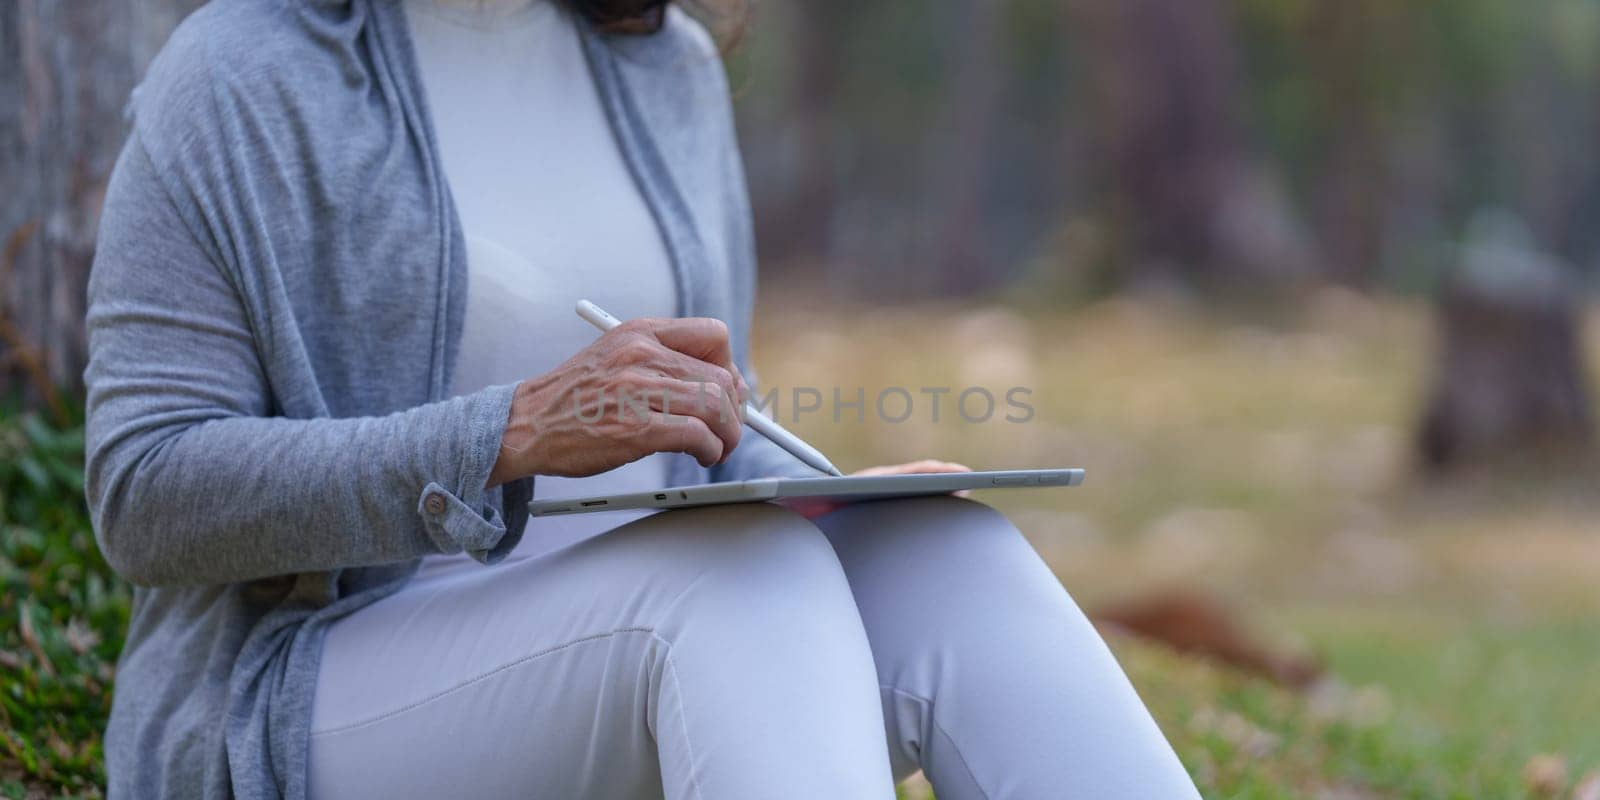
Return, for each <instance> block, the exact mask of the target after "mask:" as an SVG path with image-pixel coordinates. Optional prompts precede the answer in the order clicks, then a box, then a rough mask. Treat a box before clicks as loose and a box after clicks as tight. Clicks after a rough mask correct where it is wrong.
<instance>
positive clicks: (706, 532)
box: [310, 504, 871, 797]
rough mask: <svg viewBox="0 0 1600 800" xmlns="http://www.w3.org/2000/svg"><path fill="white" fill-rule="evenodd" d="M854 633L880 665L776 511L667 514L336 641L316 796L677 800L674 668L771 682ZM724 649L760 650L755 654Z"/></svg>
mask: <svg viewBox="0 0 1600 800" xmlns="http://www.w3.org/2000/svg"><path fill="white" fill-rule="evenodd" d="M686 598H688V599H686ZM689 606H692V608H693V614H692V616H693V619H692V620H690V619H689V618H688V616H687V615H686V608H687V607H689ZM841 616H843V617H848V620H849V621H853V624H854V626H855V628H856V630H857V635H858V636H859V637H860V638H861V649H862V650H863V651H865V635H864V634H862V633H859V626H860V623H859V618H858V617H857V616H856V612H855V609H854V606H853V604H852V603H851V601H850V597H849V590H848V586H847V585H846V583H845V580H844V576H843V573H842V571H841V570H840V569H839V566H838V562H837V559H836V558H835V556H834V555H833V551H832V550H831V549H830V548H829V546H828V544H827V542H826V540H825V539H824V538H823V537H822V535H821V534H820V533H819V532H818V531H817V530H816V528H815V527H813V526H812V525H811V524H810V523H809V522H807V521H806V520H804V519H803V518H801V517H799V516H798V515H796V514H794V513H793V512H790V511H788V510H785V509H782V508H780V507H776V506H772V505H768V504H758V505H749V506H726V507H717V508H705V509H694V510H683V511H674V512H668V513H663V514H656V515H653V516H650V517H647V518H644V519H641V520H638V521H635V522H631V523H628V524H626V525H624V526H622V527H619V528H617V529H615V530H612V531H609V532H607V533H604V534H601V535H599V536H596V537H594V538H592V539H588V540H586V541H583V542H580V543H577V544H575V545H572V546H570V547H566V548H563V549H560V550H557V551H554V552H551V553H548V554H546V555H543V556H539V557H534V558H528V559H523V560H520V561H517V562H515V563H506V564H501V565H498V566H492V567H482V566H480V567H478V568H477V569H459V568H453V569H449V570H442V571H436V572H432V573H425V574H422V575H419V576H418V577H417V578H416V579H414V580H413V582H412V583H411V584H409V585H407V586H406V587H405V588H404V589H403V590H401V591H400V592H397V593H396V594H395V595H392V596H391V597H388V598H385V599H384V600H381V601H379V602H377V603H375V604H373V605H372V606H369V607H367V608H365V609H362V610H360V611H358V612H356V613H355V614H352V615H351V616H350V617H348V618H346V619H344V620H341V621H340V622H338V623H336V624H335V625H333V626H332V627H331V628H330V630H329V632H328V634H327V637H326V639H325V642H324V647H323V657H322V666H321V669H320V674H319V680H318V686H317V693H316V700H315V703H314V708H313V714H312V746H311V754H310V756H311V757H310V762H311V788H312V791H313V793H314V794H318V795H322V796H343V795H345V794H346V793H347V792H348V791H349V790H350V789H351V787H353V786H360V787H361V791H362V793H363V794H368V795H369V796H438V794H436V793H434V792H433V791H432V790H438V792H439V793H440V794H444V795H449V794H451V793H452V791H456V792H458V791H460V788H461V787H462V786H471V787H472V794H473V795H474V796H481V797H494V796H501V795H505V796H527V795H528V794H529V793H530V787H538V788H537V789H536V790H532V794H534V795H535V796H552V797H555V796H560V797H567V796H571V797H580V796H591V797H602V796H604V797H611V796H616V797H627V796H660V795H661V791H660V789H659V782H660V781H661V770H662V769H663V768H664V765H663V766H658V764H657V759H658V753H657V752H656V749H655V742H654V739H655V734H656V731H655V730H654V726H655V724H656V720H655V719H654V718H653V713H654V710H655V709H656V701H657V700H658V699H659V697H660V694H661V692H662V690H663V681H666V680H671V679H674V678H673V677H672V676H669V675H668V674H667V673H668V669H667V662H666V657H665V656H666V653H667V652H668V651H669V650H671V649H673V648H676V650H677V651H678V652H680V653H682V652H684V651H688V652H689V654H690V655H687V656H680V659H681V658H688V659H690V661H691V663H693V659H694V658H697V657H700V656H697V655H695V654H703V653H710V652H716V653H717V661H716V663H714V664H710V665H706V668H704V669H700V668H699V667H700V666H701V665H696V670H697V671H698V672H701V673H716V672H725V673H732V672H734V671H738V670H742V671H744V672H747V673H748V672H755V673H760V672H763V671H767V670H765V668H764V667H763V665H762V664H761V663H759V659H760V658H762V657H763V653H768V652H782V650H783V648H784V647H785V646H786V644H787V643H789V642H792V641H794V640H796V639H799V640H807V639H810V640H821V639H822V638H824V637H829V636H832V637H834V638H837V634H836V632H835V629H836V628H837V627H838V626H837V625H836V620H837V619H838V618H839V617H841ZM813 618H814V619H813ZM766 620H773V621H774V623H775V624H781V625H782V626H783V629H782V630H778V629H775V628H769V627H768V626H767V625H766V623H765V621H766ZM797 626H798V627H806V626H810V627H811V628H812V630H810V631H805V630H796V627H797ZM722 631H740V632H741V633H740V636H739V641H738V642H737V643H735V644H736V646H728V647H722V646H721V645H722V643H721V642H717V641H715V639H716V637H718V636H719V632H722ZM822 661H823V660H822V659H819V663H822ZM865 670H866V672H865V677H866V679H868V680H869V681H870V676H871V672H870V658H868V659H867V660H866V666H865ZM706 677H711V676H706ZM714 690H715V687H709V688H708V689H707V690H706V691H701V692H699V694H701V695H705V694H708V693H710V692H711V691H714ZM641 721H643V722H645V723H647V724H644V725H641V724H640V723H641ZM678 724H682V723H681V721H680V722H679V723H678ZM710 735H711V734H710V733H709V732H708V733H707V734H705V735H704V736H703V737H702V738H707V737H709V736H710ZM352 781H355V782H356V783H352ZM373 781H377V782H379V783H384V782H389V783H387V784H385V785H384V786H383V787H381V788H385V789H389V790H390V791H376V790H377V789H379V788H380V787H378V786H373V785H372V782H373ZM463 782H464V783H463Z"/></svg>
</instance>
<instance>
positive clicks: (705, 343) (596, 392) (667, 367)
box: [488, 318, 749, 486]
mask: <svg viewBox="0 0 1600 800" xmlns="http://www.w3.org/2000/svg"><path fill="white" fill-rule="evenodd" d="M748 396H749V387H747V386H746V385H745V382H744V378H743V377H742V376H740V374H739V369H738V367H736V366H735V365H734V363H733V353H732V349H731V348H730V347H729V345H728V326H726V325H724V324H723V323H722V322H721V321H719V320H715V319H707V318H689V319H636V320H631V321H629V322H624V323H622V324H621V325H619V326H617V327H616V328H614V329H612V330H610V331H607V332H606V333H605V334H604V335H602V336H601V337H600V338H599V339H596V340H595V341H594V343H593V344H590V345H589V346H588V347H585V348H584V349H582V350H580V351H578V353H577V354H576V355H574V356H573V357H572V358H569V359H567V360H566V362H565V363H563V364H562V365H561V366H559V367H556V368H555V369H553V370H551V371H550V372H548V373H545V374H544V375H540V376H539V377H537V378H531V379H529V380H525V381H523V382H522V383H521V384H519V385H518V386H517V391H516V395H515V396H514V397H513V398H512V401H511V417H510V420H509V422H508V424H507V425H506V432H505V435H504V436H503V437H502V438H501V440H500V455H499V458H498V460H496V461H495V465H494V469H493V470H492V471H491V472H490V474H489V484H488V485H489V486H496V485H499V484H502V483H505V482H506V481H509V480H514V479H516V478H520V477H524V476H527V475H559V476H563V477H583V476H586V475H594V474H597V473H601V472H605V471H606V470H609V469H613V468H615V467H619V466H621V465H623V464H626V463H628V462H630V461H636V460H638V459H640V458H643V457H645V456H647V455H650V454H652V453H662V452H671V453H688V454H690V455H692V456H694V457H695V460H697V461H699V462H700V464H701V466H706V467H709V466H711V465H713V464H718V463H721V462H722V461H723V460H724V459H726V458H727V457H728V454H729V453H732V452H733V448H734V447H735V446H737V445H738V444H739V431H740V427H741V424H742V423H741V420H740V417H739V413H740V412H739V409H741V408H742V407H743V405H744V402H745V400H746V398H747V397H748Z"/></svg>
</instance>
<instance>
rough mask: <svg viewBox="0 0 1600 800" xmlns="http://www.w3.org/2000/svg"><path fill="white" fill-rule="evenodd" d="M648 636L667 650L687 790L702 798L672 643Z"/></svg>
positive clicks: (653, 632) (687, 716)
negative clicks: (685, 758) (675, 691)
mask: <svg viewBox="0 0 1600 800" xmlns="http://www.w3.org/2000/svg"><path fill="white" fill-rule="evenodd" d="M650 636H651V637H653V638H654V639H655V640H656V641H658V642H661V643H662V644H663V645H665V646H666V648H667V655H666V659H665V660H666V663H667V671H668V672H670V673H672V684H673V685H674V686H676V687H678V727H680V728H682V729H683V751H684V753H685V754H686V755H687V756H688V758H689V788H690V789H693V790H694V796H695V797H704V796H705V795H704V793H703V792H701V791H700V774H699V771H698V770H697V769H696V768H695V758H694V743H693V742H691V741H689V715H688V714H687V713H686V712H685V709H686V707H687V704H686V703H684V700H683V681H681V680H679V679H678V665H677V662H675V661H673V660H672V643H671V642H669V641H667V640H666V639H663V638H661V637H660V636H657V635H656V633H655V631H651V632H650Z"/></svg>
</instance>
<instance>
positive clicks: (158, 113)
mask: <svg viewBox="0 0 1600 800" xmlns="http://www.w3.org/2000/svg"><path fill="white" fill-rule="evenodd" d="M402 14H403V11H402V7H401V4H400V2H399V0H213V2H212V3H210V4H209V5H207V6H205V7H204V8H202V9H201V10H199V11H198V12H196V13H195V14H194V15H192V16H191V17H189V18H188V19H187V20H186V21H185V22H184V23H183V24H182V25H181V26H180V27H179V29H178V30H177V32H176V33H174V34H173V36H172V39H171V40H170V41H169V42H168V43H167V45H166V47H165V48H164V49H163V50H162V52H161V54H160V55H159V56H158V57H157V58H156V60H155V62H154V63H153V64H152V65H151V67H150V71H149V73H148V75H147V76H146V78H145V80H144V82H143V84H142V85H141V86H140V88H139V89H137V90H136V91H135V93H134V96H133V99H132V101H131V102H130V104H129V108H130V114H131V117H132V122H133V127H132V132H131V134H130V135H129V138H128V141H127V144H126V146H125V147H124V149H123V152H122V154H121V156H120V158H119V160H118V162H117V166H116V170H115V172H114V173H113V175H112V179H111V183H110V186H109V188H108V190H107V195H106V202H105V210H104V212H103V216H102V219H101V228H100V236H99V245H98V253H97V255H96V258H95V263H94V269H93V272H92V274H91V277H90V284H89V315H88V325H89V336H90V362H89V367H88V370H87V371H86V373H85V379H86V382H87V384H88V391H89V399H88V403H89V421H88V499H89V505H90V508H91V510H92V511H93V517H94V526H95V533H96V536H97V539H98V541H99V543H100V546H101V549H102V550H103V551H104V553H105V555H106V558H107V559H108V560H109V561H110V563H111V564H112V566H113V567H115V568H116V569H117V571H118V572H119V573H121V574H122V575H124V576H126V577H127V578H128V579H129V580H131V581H133V582H134V583H135V584H138V586H139V587H140V588H138V589H137V591H136V592H135V600H134V611H133V618H132V621H131V623H130V625H129V631H128V639H127V645H126V649H125V650H124V652H123V656H122V661H121V664H120V665H119V672H118V677H117V685H116V697H115V701H114V704H113V710H112V717H111V724H110V728H109V730H108V731H107V733H106V760H107V767H108V770H109V773H110V777H111V786H110V790H111V794H112V795H113V796H121V797H157V796H160V797H198V796H207V797H220V796H227V795H230V794H233V795H238V796H242V797H277V796H286V797H302V796H304V795H305V785H306V784H305V756H306V746H307V742H306V738H307V729H308V726H309V722H310V720H309V716H310V713H309V712H310V703H311V699H312V697H313V694H314V692H315V690H316V675H317V661H318V657H319V651H320V647H321V634H322V632H323V631H324V630H325V629H326V627H327V625H328V623H329V622H330V621H331V620H334V619H336V618H337V617H339V616H340V615H343V614H348V613H350V612H351V611H353V610H355V609H358V608H360V607H362V606H364V605H366V604H369V603H371V602H373V601H375V600H377V599H378V598H380V597H383V596H384V595H386V594H388V593H391V592H394V591H395V590H396V589H398V588H399V587H401V586H402V585H404V583H405V582H406V580H407V579H408V578H409V576H410V575H411V574H412V573H413V572H414V570H415V567H416V564H417V559H418V557H420V556H422V555H424V554H427V553H436V552H459V551H463V550H464V551H466V552H468V553H470V554H472V556H473V557H475V558H477V559H478V560H480V561H482V562H484V563H485V564H493V563H494V562H496V561H497V560H498V559H499V558H500V557H501V556H503V555H504V554H505V553H506V552H507V551H509V550H510V549H511V548H512V547H514V546H515V545H516V543H517V541H518V540H519V538H520V537H521V536H522V535H523V528H524V526H525V523H526V522H527V520H526V515H525V513H523V511H522V510H521V507H522V503H523V501H525V500H526V499H527V498H528V496H529V495H530V494H531V489H532V486H531V482H530V481H528V480H523V481H517V482H514V483H511V484H508V485H507V486H505V487H502V488H500V489H496V490H492V491H485V490H484V483H485V482H486V478H487V477H488V474H489V470H490V467H491V466H492V465H493V462H494V460H495V457H496V454H497V451H498V446H499V441H500V436H501V433H502V431H503V429H504V427H505V423H506V416H507V412H508V408H509V404H510V399H511V395H512V390H513V388H514V387H513V386H509V385H507V386H497V387H491V388H488V389H485V390H483V391H480V392H477V393H475V394H472V395H468V396H464V397H457V398H451V399H446V397H445V388H446V387H447V386H448V385H449V378H450V370H451V365H452V362H453V360H454V357H455V349H456V346H457V342H458V340H459V338H460V331H461V314H462V310H463V307H464V298H465V280H466V267H465V264H464V263H463V247H462V242H461V231H460V225H459V222H458V220H457V218H456V214H455V210H454V207H453V205H452V203H451V199H450V192H449V187H448V186H447V185H446V184H445V182H444V181H443V179H442V177H441V175H440V167H439V159H438V155H437V151H436V148H435V145H434V140H433V135H432V130H431V125H430V122H429V118H428V111H427V106H426V103H425V98H424V97H423V94H422V89H421V83H420V82H419V80H418V78H417V74H416V69H415V64H414V59H413V56H412V53H411V45H410V42H409V40H408V39H407V29H406V24H405V19H404V17H403V16H402ZM583 37H584V47H585V51H586V53H587V55H588V58H589V61H590V66H591V70H592V72H593V74H594V78H595V82H596V85H597V87H598V90H599V93H600V96H601V98H602V100H603V103H604V105H605V107H606V110H607V113H608V114H609V117H610V120H611V123H612V129H613V131H614V132H615V134H616V136H617V139H618V142H619V144H620V145H621V148H622V151H623V154H624V157H625V159H626V161H627V162H628V164H629V166H630V168H631V169H632V171H633V174H634V176H635V178H636V179H637V181H638V184H639V187H640V190H641V191H642V192H643V194H644V197H645V199H646V201H647V202H648V204H649V205H650V207H651V209H652V212H653V213H654V214H655V217H656V220H657V222H658V224H659V226H660V228H661V231H662V234H663V237H664V239H665V241H666V244H667V250H668V252H669V254H670V255H671V258H672V262H673V265H674V268H675V271H676V277H677V282H678V288H679V306H680V311H681V312H682V313H683V314H686V315H705V316H715V317H719V318H722V319H724V320H726V321H727V322H728V323H729V324H730V326H731V328H732V330H733V334H734V341H735V349H736V353H737V355H738V357H739V359H740V360H741V362H745V359H746V340H747V331H748V320H749V315H750V306H751V295H752V290H753V281H754V264H753V248H752V246H751V226H750V219H749V209H748V201H747V199H746V195H745V188H744V178H743V175H742V172H741V168H740V163H739V158H738V151H737V146H736V142H735V138H734V130H733V124H732V119H731V115H730V113H729V107H728V106H729V103H728V95H727V87H726V84H725V79H724V77H723V74H722V69H721V64H720V62H719V60H718V58H717V55H716V52H715V49H714V48H713V47H712V45H711V43H710V41H709V39H708V38H707V36H706V35H705V32H704V31H703V30H701V29H700V28H699V27H698V26H696V25H695V24H694V23H693V22H691V21H690V20H688V18H686V17H685V16H683V15H682V14H680V13H678V12H676V11H674V12H672V13H671V14H670V16H669V20H668V24H667V26H666V28H665V29H664V30H663V31H662V32H661V33H659V34H656V35H653V36H647V37H614V38H613V37H606V36H602V35H599V34H596V33H594V32H592V31H590V30H587V29H586V30H585V31H584V33H583ZM596 213H604V210H603V209H597V211H596ZM574 324H577V321H576V320H574ZM508 346H513V345H512V344H511V343H508ZM746 367H748V365H747V364H746ZM773 474H793V475H801V474H812V473H810V472H809V470H808V469H807V468H806V467H804V466H803V465H801V464H800V463H799V462H797V461H795V460H794V459H792V458H791V457H790V456H788V455H787V454H786V453H784V452H783V451H781V450H778V449H777V448H776V447H774V446H772V445H771V444H770V443H769V442H766V441H765V440H763V439H761V438H760V437H756V436H749V437H746V438H745V439H744V443H743V444H742V445H741V446H740V447H739V449H738V450H737V451H736V452H735V453H734V455H733V457H732V458H731V459H730V460H729V462H728V463H727V464H725V465H723V466H722V467H719V468H717V470H715V471H713V473H712V474H711V475H709V476H708V475H707V474H706V472H705V471H704V470H701V469H700V468H699V467H698V466H697V465H696V464H694V462H693V461H692V460H690V459H688V458H687V457H677V461H675V462H674V465H673V471H672V475H673V481H674V482H675V483H689V482H697V481H702V480H707V479H710V480H727V479H735V478H741V477H750V476H756V475H773ZM529 527H530V531H529V534H528V535H537V523H534V524H533V525H532V526H529ZM485 568H486V569H492V568H493V567H488V566H486V567H485ZM528 613H533V614H536V613H539V610H538V609H529V610H528ZM417 746H418V747H427V746H428V744H427V742H418V743H417Z"/></svg>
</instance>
